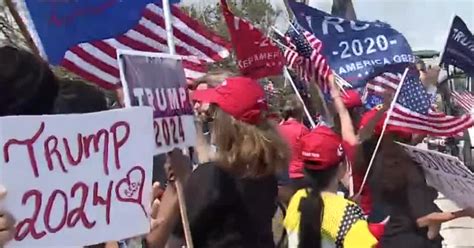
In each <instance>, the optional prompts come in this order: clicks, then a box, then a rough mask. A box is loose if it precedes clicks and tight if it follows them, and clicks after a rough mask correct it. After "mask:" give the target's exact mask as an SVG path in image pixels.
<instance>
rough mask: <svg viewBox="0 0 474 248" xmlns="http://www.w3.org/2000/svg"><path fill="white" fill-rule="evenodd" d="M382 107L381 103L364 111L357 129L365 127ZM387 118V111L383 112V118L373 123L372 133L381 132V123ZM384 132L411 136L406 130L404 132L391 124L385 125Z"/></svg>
mask: <svg viewBox="0 0 474 248" xmlns="http://www.w3.org/2000/svg"><path fill="white" fill-rule="evenodd" d="M381 108H382V105H378V106H376V107H374V108H373V109H371V110H369V111H367V112H365V113H364V114H363V115H362V117H361V119H360V122H359V129H361V128H363V127H365V126H366V125H367V124H368V123H369V122H370V120H372V119H373V118H375V115H376V114H377V112H378V111H379V110H380V109H381ZM386 118H387V113H384V114H383V118H381V119H380V120H379V121H378V122H377V123H376V124H375V127H374V134H375V135H380V134H382V129H383V123H384V122H385V119H386ZM385 132H386V133H392V134H395V135H398V136H400V137H402V138H407V139H409V138H411V133H408V132H405V131H403V130H399V129H397V128H395V127H392V126H390V125H389V126H387V128H386V130H385Z"/></svg>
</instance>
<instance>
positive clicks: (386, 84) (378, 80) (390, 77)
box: [365, 72, 401, 96]
mask: <svg viewBox="0 0 474 248" xmlns="http://www.w3.org/2000/svg"><path fill="white" fill-rule="evenodd" d="M400 79H401V77H400V75H398V74H396V73H391V72H385V73H383V74H382V75H379V76H376V77H375V78H373V79H372V80H370V81H369V82H367V85H366V86H365V87H366V92H367V93H368V94H374V95H378V96H383V94H384V92H385V91H386V90H393V91H396V90H397V88H398V85H399V84H400Z"/></svg>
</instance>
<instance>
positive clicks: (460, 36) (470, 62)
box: [441, 16, 474, 76]
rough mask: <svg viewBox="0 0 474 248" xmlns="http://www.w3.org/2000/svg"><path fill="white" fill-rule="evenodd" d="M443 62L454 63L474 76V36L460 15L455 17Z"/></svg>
mask: <svg viewBox="0 0 474 248" xmlns="http://www.w3.org/2000/svg"><path fill="white" fill-rule="evenodd" d="M441 63H442V64H446V65H454V66H456V67H458V68H460V69H462V70H463V71H464V72H466V73H467V74H469V75H471V76H474V36H472V33H471V31H469V29H468V28H467V26H466V23H464V21H463V20H462V19H461V18H460V17H459V16H455V17H454V20H453V25H452V26H451V30H450V32H449V36H448V40H447V41H446V47H445V49H444V52H443V54H442V58H441Z"/></svg>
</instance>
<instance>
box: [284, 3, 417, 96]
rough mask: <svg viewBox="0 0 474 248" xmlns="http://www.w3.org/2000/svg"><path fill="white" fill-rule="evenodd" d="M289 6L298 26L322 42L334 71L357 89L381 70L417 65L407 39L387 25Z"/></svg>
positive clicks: (302, 5)
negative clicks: (388, 67) (409, 64)
mask: <svg viewBox="0 0 474 248" xmlns="http://www.w3.org/2000/svg"><path fill="white" fill-rule="evenodd" d="M288 2H289V5H290V7H291V9H292V10H293V13H294V14H295V18H296V20H297V21H298V23H299V24H300V25H301V26H302V27H303V28H305V29H306V30H308V31H310V32H312V33H314V35H315V36H316V37H317V38H318V39H320V40H321V41H322V43H323V50H322V53H323V55H324V56H325V57H326V59H327V60H328V62H329V66H330V67H331V68H332V70H333V71H334V72H335V73H337V74H338V75H339V76H341V77H343V78H344V79H345V80H346V81H347V82H349V83H350V84H352V86H353V87H354V88H361V87H364V86H365V84H366V81H367V79H369V78H370V77H373V75H372V74H373V72H374V70H376V69H377V67H384V66H386V65H390V64H398V63H403V64H406V63H414V62H415V56H414V55H413V53H412V50H411V47H410V45H409V44H408V42H407V40H406V39H405V37H404V36H403V35H402V34H401V33H399V32H398V31H397V30H395V29H393V28H392V27H391V26H390V25H388V24H386V23H384V22H380V21H375V22H367V21H353V20H346V19H343V18H340V17H336V16H332V15H330V14H327V13H325V12H323V11H320V10H317V9H314V8H311V7H309V6H307V5H305V4H303V3H298V2H295V1H294V0H289V1H288ZM290 28H291V27H290Z"/></svg>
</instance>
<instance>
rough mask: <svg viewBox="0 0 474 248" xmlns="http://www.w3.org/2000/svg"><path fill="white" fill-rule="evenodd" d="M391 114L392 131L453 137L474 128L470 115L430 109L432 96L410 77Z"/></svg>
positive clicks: (417, 80)
mask: <svg viewBox="0 0 474 248" xmlns="http://www.w3.org/2000/svg"><path fill="white" fill-rule="evenodd" d="M401 87H402V88H401V90H400V94H399V96H398V98H397V99H396V103H395V105H394V108H393V112H392V113H391V115H390V117H389V120H388V124H389V125H390V127H389V128H390V130H397V129H398V130H401V131H406V132H411V133H419V134H427V135H432V136H439V137H450V136H456V135H459V133H461V132H463V131H465V130H466V129H468V128H470V127H472V126H473V125H474V118H473V117H472V116H471V115H470V114H466V115H462V116H449V115H446V114H444V113H440V112H433V111H432V110H431V101H432V96H431V94H429V93H428V92H427V91H426V89H425V87H424V86H423V84H421V82H420V80H419V78H418V77H416V76H407V77H406V79H405V82H404V83H403V84H402V86H401Z"/></svg>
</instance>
